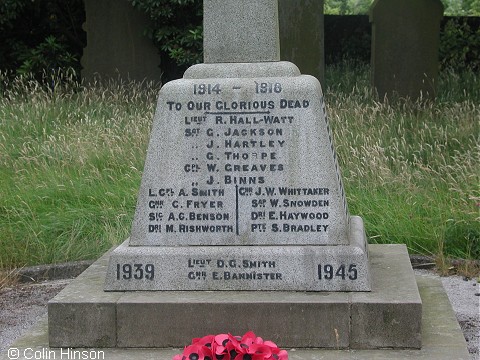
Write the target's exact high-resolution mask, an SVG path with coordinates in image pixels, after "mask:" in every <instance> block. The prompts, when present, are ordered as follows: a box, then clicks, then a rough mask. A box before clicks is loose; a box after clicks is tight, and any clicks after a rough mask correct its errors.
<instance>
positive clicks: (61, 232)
mask: <svg viewBox="0 0 480 360" xmlns="http://www.w3.org/2000/svg"><path fill="white" fill-rule="evenodd" d="M0 80H1V76H0ZM327 81H328V83H329V84H331V85H330V86H329V87H327V88H326V89H325V98H326V103H327V107H328V111H329V117H330V121H331V123H332V127H333V130H334V136H335V143H336V148H337V151H338V154H339V158H340V161H341V163H340V166H341V169H342V173H343V177H344V182H345V186H346V191H347V196H348V200H349V207H350V211H351V213H352V214H355V215H361V216H362V217H363V218H364V220H365V224H366V229H367V232H368V235H369V237H370V242H377V243H392V242H395V243H406V244H407V245H408V247H409V248H410V250H411V251H413V252H417V253H425V254H436V255H438V254H446V255H448V256H454V257H462V258H475V257H478V256H480V244H479V243H480V225H479V223H480V222H479V209H480V207H479V204H480V194H479V173H480V169H479V142H478V140H479V138H478V137H479V128H478V126H479V121H480V120H479V119H480V105H479V104H480V86H479V85H480V84H479V81H480V79H479V77H478V75H475V74H472V73H470V74H462V75H458V74H454V73H445V74H443V76H442V79H440V81H439V89H440V90H439V92H438V98H437V102H436V103H434V104H433V103H411V102H405V101H404V102H396V103H392V104H386V103H380V102H378V101H376V99H375V97H374V96H372V92H371V91H370V90H369V86H368V85H369V81H368V69H367V68H362V67H358V66H356V67H351V66H350V67H349V66H341V67H340V66H339V67H334V68H330V69H327ZM0 83H1V82H0ZM4 83H6V80H4ZM0 89H1V87H0ZM3 89H4V91H3V95H0V268H11V267H20V266H24V265H32V264H39V263H55V262H63V261H67V260H79V259H94V258H96V257H98V256H99V255H100V254H102V253H103V252H104V251H106V250H107V249H108V248H110V247H111V246H112V244H115V243H119V242H121V241H123V240H124V239H125V238H126V237H127V236H128V233H129V231H130V224H131V220H132V217H133V212H134V209H135V203H136V196H137V192H138V188H139V185H140V179H141V171H142V169H143V163H144V157H145V151H146V146H147V143H148V138H149V133H150V126H151V122H152V118H153V113H154V110H155V105H156V96H157V93H158V90H159V88H158V87H155V86H153V85H148V84H147V85H146V84H143V85H142V86H140V85H138V84H125V83H124V84H115V83H111V84H106V85H105V84H104V85H101V84H98V85H97V86H95V87H88V88H83V87H80V86H78V85H75V84H72V83H70V84H67V85H66V86H64V87H58V88H57V89H56V91H55V92H54V93H52V92H51V91H48V90H45V89H43V88H42V87H41V86H40V85H38V84H37V83H35V82H33V81H30V80H28V79H17V80H15V81H13V82H8V83H7V84H6V85H5V86H4V87H3ZM5 89H8V91H7V90H5Z"/></svg>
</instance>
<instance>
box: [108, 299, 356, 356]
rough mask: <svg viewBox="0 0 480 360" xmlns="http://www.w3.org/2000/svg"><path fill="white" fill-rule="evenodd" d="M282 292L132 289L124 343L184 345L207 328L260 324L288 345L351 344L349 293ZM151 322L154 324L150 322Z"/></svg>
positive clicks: (265, 333)
mask: <svg viewBox="0 0 480 360" xmlns="http://www.w3.org/2000/svg"><path fill="white" fill-rule="evenodd" d="M277 294H278V293H271V292H255V293H251V292H236V293H235V295H234V296H232V293H229V292H218V291H217V292H204V293H202V294H198V293H197V294H195V293H192V292H186V293H179V292H156V293H153V294H145V295H140V296H139V295H137V294H136V293H128V294H126V295H125V296H123V297H122V299H121V301H119V303H118V305H117V309H118V310H117V314H118V317H119V322H118V346H119V347H171V346H180V345H181V344H188V343H189V342H190V341H191V339H192V338H194V337H197V336H198V335H199V334H206V333H205V331H207V332H208V333H209V334H219V333H234V334H243V333H245V332H247V331H249V330H251V329H252V327H254V329H255V332H256V333H257V334H262V337H263V338H265V339H270V340H272V341H275V342H276V343H281V344H283V346H284V347H302V348H312V347H313V348H315V347H322V348H335V347H336V348H347V347H348V345H349V327H350V321H349V318H348V316H347V315H346V314H348V313H349V306H350V305H349V302H348V295H347V294H346V293H328V294H326V295H324V296H311V295H310V294H308V293H295V292H289V293H281V294H278V295H277ZM179 303H181V305H180V304H179ZM272 303H274V305H272ZM145 323H148V324H150V325H149V326H148V327H145V326H144V324H145ZM319 327H321V330H320V329H319ZM171 329H175V331H171ZM207 329H208V330H207ZM337 335H338V336H337Z"/></svg>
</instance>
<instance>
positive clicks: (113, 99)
mask: <svg viewBox="0 0 480 360" xmlns="http://www.w3.org/2000/svg"><path fill="white" fill-rule="evenodd" d="M7 88H8V91H6V92H5V93H4V95H3V97H1V98H0V251H1V254H0V267H13V266H22V265H26V264H37V263H54V262H62V261H66V260H74V259H89V258H95V257H97V256H98V255H99V254H101V253H102V252H104V251H105V250H107V249H108V248H109V247H110V246H111V245H112V244H113V243H118V241H119V240H121V239H124V238H125V237H126V236H127V234H128V230H129V226H130V222H131V218H132V214H133V210H134V207H135V202H136V193H137V191H138V185H139V182H140V178H141V170H142V168H143V160H144V154H145V149H146V144H147V141H148V134H149V127H150V123H151V120H152V114H153V111H154V105H155V102H156V99H155V98H156V95H157V92H158V87H154V86H152V85H145V84H143V85H140V84H126V83H120V82H117V83H113V82H112V83H108V84H103V85H102V84H97V85H96V86H92V87H88V88H82V87H79V86H78V85H76V84H68V85H67V87H66V88H60V87H57V88H56V89H55V91H51V90H50V89H45V88H43V87H42V86H40V85H39V84H38V83H36V82H35V81H33V80H30V79H26V78H22V79H16V80H14V81H13V82H12V83H9V84H7Z"/></svg>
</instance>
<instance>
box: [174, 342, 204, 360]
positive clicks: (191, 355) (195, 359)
mask: <svg viewBox="0 0 480 360" xmlns="http://www.w3.org/2000/svg"><path fill="white" fill-rule="evenodd" d="M177 356H178V355H176V356H175V357H174V360H213V358H212V351H211V350H210V349H209V348H208V347H206V346H204V345H200V344H192V345H189V346H187V347H186V348H185V349H184V350H183V353H182V355H181V357H177Z"/></svg>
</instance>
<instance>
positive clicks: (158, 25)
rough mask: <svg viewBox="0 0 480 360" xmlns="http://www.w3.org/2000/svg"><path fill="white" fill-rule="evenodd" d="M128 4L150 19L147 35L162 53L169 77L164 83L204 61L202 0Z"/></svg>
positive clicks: (149, 0) (147, 0)
mask: <svg viewBox="0 0 480 360" xmlns="http://www.w3.org/2000/svg"><path fill="white" fill-rule="evenodd" d="M129 1H130V2H131V3H132V5H133V6H134V7H135V8H137V9H139V10H141V11H143V12H145V13H146V14H147V15H148V16H149V18H150V20H151V23H150V24H148V26H147V28H146V33H147V36H148V37H149V38H150V39H151V40H152V41H153V42H154V43H155V45H156V46H157V48H158V49H159V50H160V55H161V63H162V68H163V70H164V71H165V74H170V76H167V77H166V78H165V80H171V78H178V77H180V76H181V75H182V74H183V72H184V71H185V70H186V69H187V67H188V66H190V65H193V64H197V63H200V62H201V61H202V59H203V26H202V20H203V1H202V0H129Z"/></svg>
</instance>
